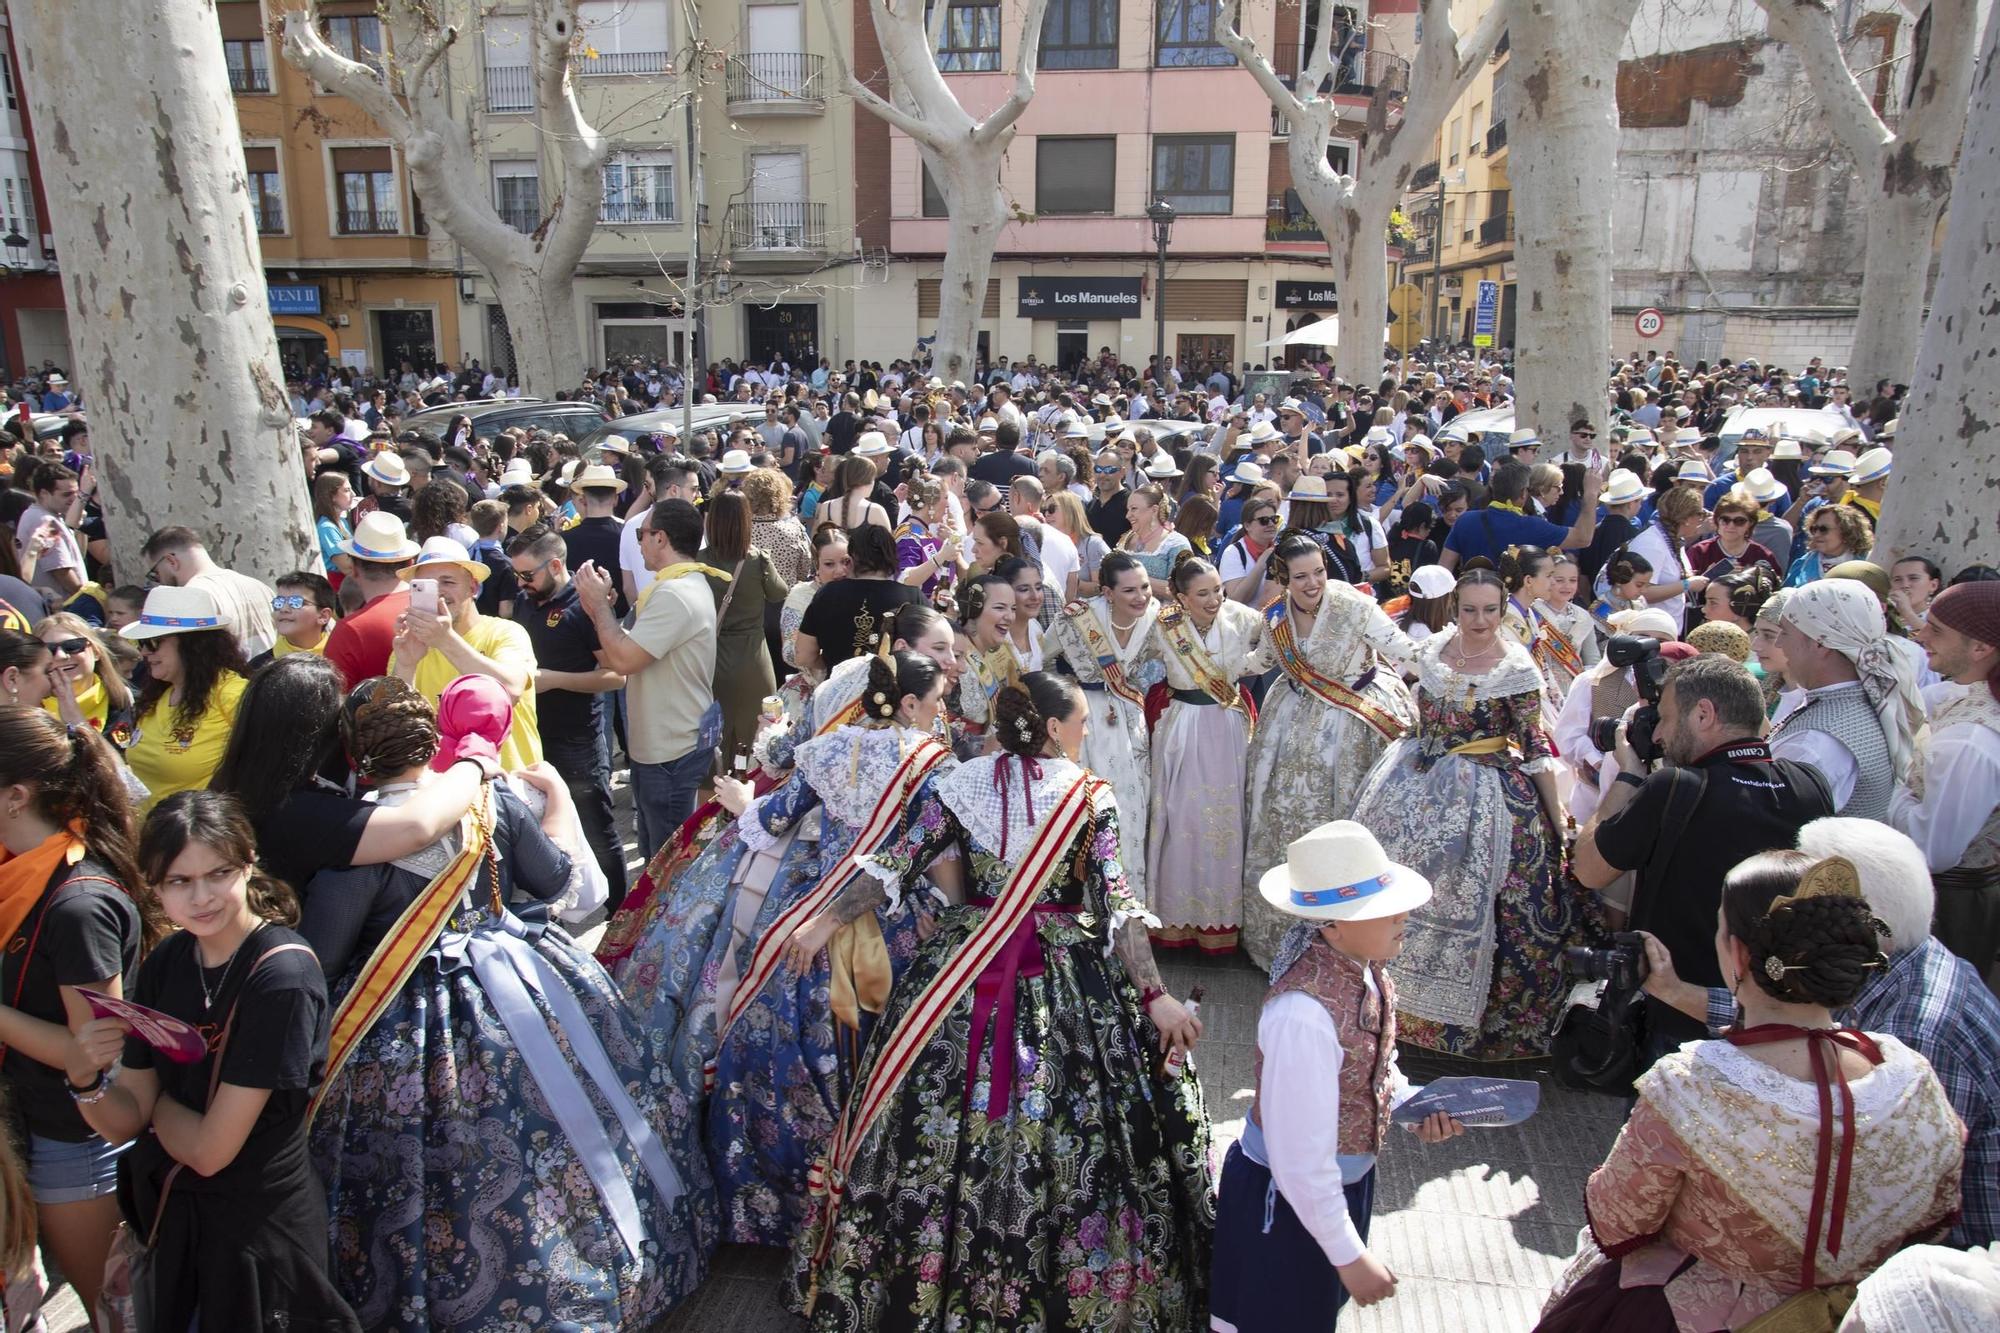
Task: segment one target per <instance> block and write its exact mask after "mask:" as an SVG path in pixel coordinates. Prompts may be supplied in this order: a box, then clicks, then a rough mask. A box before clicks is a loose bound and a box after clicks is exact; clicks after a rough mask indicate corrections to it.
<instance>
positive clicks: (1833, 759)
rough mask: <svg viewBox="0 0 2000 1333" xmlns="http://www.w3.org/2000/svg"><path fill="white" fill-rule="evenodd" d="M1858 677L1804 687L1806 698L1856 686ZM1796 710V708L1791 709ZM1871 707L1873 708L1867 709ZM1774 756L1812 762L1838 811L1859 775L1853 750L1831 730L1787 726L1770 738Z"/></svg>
mask: <svg viewBox="0 0 2000 1333" xmlns="http://www.w3.org/2000/svg"><path fill="white" fill-rule="evenodd" d="M1860 688H1861V682H1860V681H1858V680H1843V681H1841V682H1840V683H1839V684H1836V685H1822V686H1820V687H1819V688H1818V689H1816V690H1807V691H1806V693H1805V699H1802V700H1800V704H1801V706H1803V704H1804V703H1805V702H1806V700H1811V699H1817V698H1819V697H1820V696H1821V695H1826V694H1833V693H1835V692H1836V691H1839V690H1858V689H1860ZM1794 711H1796V710H1794ZM1870 711H1871V712H1872V711H1873V710H1872V709H1871V710H1870ZM1771 757H1772V758H1773V759H1795V760H1797V761H1799V762H1800V763H1802V764H1811V765H1812V766H1813V767H1814V768H1816V769H1818V770H1819V775H1820V776H1821V777H1823V778H1825V779H1826V785H1827V786H1828V787H1830V788H1832V790H1833V809H1834V813H1836V814H1838V813H1839V812H1840V811H1841V810H1842V809H1843V808H1844V807H1845V806H1846V805H1847V801H1848V798H1849V797H1851V796H1853V795H1854V782H1855V779H1856V778H1858V777H1860V776H1861V766H1860V765H1859V764H1858V763H1856V762H1855V759H1854V751H1852V750H1850V749H1848V748H1847V747H1846V746H1845V745H1842V744H1841V743H1840V741H1839V739H1838V738H1836V737H1835V736H1834V735H1833V733H1832V732H1828V731H1807V730H1804V729H1802V728H1799V727H1789V728H1787V729H1786V730H1784V731H1781V732H1779V733H1778V734H1777V735H1775V736H1773V737H1772V738H1771Z"/></svg>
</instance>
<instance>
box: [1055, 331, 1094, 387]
mask: <svg viewBox="0 0 2000 1333" xmlns="http://www.w3.org/2000/svg"><path fill="white" fill-rule="evenodd" d="M1089 357H1090V326H1089V325H1088V324H1058V325H1056V364H1057V365H1058V366H1061V367H1062V371H1063V374H1065V375H1072V376H1073V375H1075V374H1076V368H1077V367H1078V366H1079V365H1081V364H1082V363H1083V362H1084V361H1086V360H1088V359H1089Z"/></svg>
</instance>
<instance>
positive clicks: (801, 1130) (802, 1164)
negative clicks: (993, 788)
mask: <svg viewBox="0 0 2000 1333" xmlns="http://www.w3.org/2000/svg"><path fill="white" fill-rule="evenodd" d="M927 739H930V738H928V737H926V736H924V735H923V734H921V733H918V732H915V731H911V730H908V729H906V728H903V727H899V726H888V727H873V726H843V727H840V728H838V729H836V730H835V731H833V732H831V733H829V734H827V735H824V736H817V737H815V738H813V739H812V740H809V741H807V742H805V743H804V744H802V745H800V746H799V747H798V749H797V751H796V752H795V753H794V760H795V763H796V767H795V769H794V771H793V773H792V776H791V777H790V778H789V779H788V780H787V781H786V782H785V783H784V784H783V785H782V786H780V787H778V788H777V789H775V790H773V791H771V792H769V793H768V794H766V795H764V796H762V797H759V798H758V800H757V802H756V804H755V805H753V806H752V807H751V808H750V809H748V810H746V811H744V813H743V817H742V819H740V820H739V821H738V829H739V830H740V833H741V837H742V839H743V842H744V845H745V846H746V847H747V848H748V849H749V850H750V851H751V852H753V853H754V852H760V851H766V850H770V849H772V848H774V847H776V846H777V844H778V842H779V840H780V839H781V838H782V837H783V836H784V835H785V834H786V833H787V832H789V831H790V830H791V829H793V828H794V827H796V826H797V824H798V823H799V821H801V820H802V819H805V818H808V817H815V818H817V819H818V820H819V825H820V830H819V838H818V841H817V842H816V843H814V844H813V848H814V855H812V856H811V857H808V858H804V859H802V860H799V861H797V862H795V863H794V864H793V865H792V866H791V867H788V870H789V872H790V878H788V879H787V880H785V881H783V882H773V883H772V885H771V888H770V892H769V893H768V894H766V895H765V897H764V899H763V902H762V905H761V907H760V909H759V911H758V913H757V917H756V922H755V924H754V925H753V926H752V927H751V929H750V931H749V933H748V939H749V942H750V946H751V948H754V947H755V946H756V944H757V942H758V941H760V940H762V939H763V938H764V937H765V935H766V934H767V933H768V932H769V931H770V930H771V927H772V923H773V922H774V921H776V920H777V918H778V917H779V916H780V915H781V914H783V913H784V912H785V910H786V909H787V908H789V907H790V906H792V904H793V903H794V902H796V901H797V900H798V898H799V897H800V896H801V895H803V894H806V893H809V892H810V891H812V890H813V889H814V888H815V887H816V886H817V885H818V884H819V882H820V880H821V877H822V876H823V875H824V874H825V873H826V872H827V871H828V870H830V869H832V868H833V866H834V865H835V863H836V862H837V861H839V860H840V858H841V857H842V856H844V855H845V854H846V853H847V852H848V851H849V850H850V849H851V848H852V847H853V846H854V844H855V840H856V838H857V837H858V836H859V834H860V833H861V832H862V830H863V828H864V826H865V825H866V824H867V823H868V820H869V817H870V815H871V814H873V813H874V811H875V809H876V806H877V803H878V802H879V801H880V800H881V798H882V796H883V793H884V792H885V791H886V790H887V788H888V786H889V782H890V779H891V778H892V776H894V775H895V773H896V772H897V769H898V767H899V765H901V763H902V761H903V760H904V759H905V758H906V757H907V756H909V754H910V753H911V751H912V749H913V748H914V747H915V746H917V745H918V744H920V743H921V742H923V741H925V740H927ZM951 762H952V760H950V759H949V758H946V759H945V763H946V764H950V763H951ZM904 818H905V819H907V816H905V817H904ZM892 832H893V831H892ZM780 943H782V941H780ZM916 943H917V940H916V917H915V915H914V914H913V913H910V912H892V911H887V910H884V911H881V912H878V913H876V914H873V915H870V916H866V917H864V918H863V919H862V920H860V921H857V922H854V923H853V924H852V925H850V926H848V927H846V929H845V931H843V934H842V935H841V936H836V937H835V940H834V943H833V945H831V946H830V947H829V949H827V950H823V951H822V952H821V954H820V956H819V957H818V958H817V959H815V960H814V962H813V965H812V967H811V968H810V969H809V970H808V971H807V972H805V973H804V974H801V973H799V972H797V971H795V970H793V969H792V968H791V967H790V966H789V965H787V966H783V967H780V968H779V969H777V970H776V971H775V972H773V973H772V974H771V975H770V977H769V979H768V980H766V981H765V982H764V984H763V986H762V987H761V988H760V989H758V990H757V991H756V992H755V994H754V995H753V994H748V993H739V994H737V995H736V996H735V1000H734V1003H735V1006H736V1007H737V1008H739V1009H740V1010H741V1012H740V1013H739V1014H738V1016H737V1018H736V1020H735V1022H734V1023H733V1024H728V1019H727V1016H726V1014H724V1015H722V1017H721V1018H720V1019H719V1020H718V1026H719V1027H720V1026H722V1025H727V1030H726V1031H721V1032H720V1039H719V1041H718V1043H717V1048H716V1056H715V1073H714V1079H713V1086H712V1089H711V1091H710V1093H709V1103H708V1109H707V1121H708V1144H709V1158H710V1162H711V1164H712V1166H713V1168H714V1171H715V1179H716V1188H717V1192H718V1194H719V1196H720V1199H721V1203H722V1209H723V1219H724V1227H725V1232H724V1235H725V1238H726V1239H728V1240H730V1241H734V1242H738V1243H743V1244H752V1245H786V1244H789V1243H790V1242H791V1239H792V1234H793V1232H794V1231H795V1230H796V1228H797V1226H798V1223H799V1220H800V1217H801V1215H802V1213H803V1209H804V1204H805V1189H806V1171H807V1169H808V1168H809V1167H811V1165H812V1163H813V1161H814V1160H815V1159H816V1158H817V1157H818V1156H819V1154H820V1151H821V1149H822V1148H823V1146H824V1144H825V1141H826V1138H827V1135H828V1134H830V1133H831V1132H832V1130H833V1122H834V1119H835V1117H837V1116H838V1115H839V1114H840V1108H841V1105H842V1103H843V1101H844V1100H845V1099H846V1096H847V1091H848V1085H849V1080H850V1078H851V1076H852V1072H853V1071H852V1064H853V1060H854V1057H855V1056H856V1055H858V1053H859V1050H860V1043H861V1040H862V1039H865V1037H866V1034H867V1029H868V1028H869V1027H870V1026H872V1024H873V1022H874V1015H875V1014H876V1013H879V1012H880V1010H881V1007H882V1005H883V1004H884V1003H886V1002H887V999H888V991H889V987H890V986H891V984H892V983H893V981H894V979H895V977H897V976H900V975H901V974H902V972H903V969H904V968H905V967H906V966H908V964H909V961H910V959H911V957H912V956H913V955H914V954H915V952H916ZM836 953H839V954H840V956H841V957H842V958H843V959H849V960H853V962H854V971H853V973H852V981H851V982H845V983H842V982H840V981H839V980H838V979H837V976H836V969H835V966H834V955H835V954H836ZM747 971H748V968H747V966H746V967H743V968H741V970H739V973H738V977H739V978H741V977H742V976H743V975H744V974H745V973H747ZM847 975H849V974H848V971H847V969H846V967H843V968H842V969H841V976H843V977H844V976H847ZM748 985H749V982H747V981H743V982H742V983H741V985H740V986H739V987H738V989H739V991H741V990H742V988H743V987H746V986H748ZM843 985H845V986H851V994H850V993H849V992H847V991H845V990H843V989H842V987H843ZM843 1008H845V1010H846V1013H845V1018H846V1019H847V1020H849V1021H843V1015H842V1013H841V1011H842V1009H843ZM857 1011H858V1012H857ZM716 1012H717V1013H718V1014H721V1012H722V1011H721V1009H720V1007H718V1008H717V1010H716Z"/></svg>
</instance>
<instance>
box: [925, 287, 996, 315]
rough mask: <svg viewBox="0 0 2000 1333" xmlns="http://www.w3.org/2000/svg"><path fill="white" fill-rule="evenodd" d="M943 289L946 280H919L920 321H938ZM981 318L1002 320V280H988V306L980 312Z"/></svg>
mask: <svg viewBox="0 0 2000 1333" xmlns="http://www.w3.org/2000/svg"><path fill="white" fill-rule="evenodd" d="M943 287H944V279H942V278H918V279H917V318H918V319H919V320H926V319H936V318H937V317H938V309H939V306H940V305H941V304H942V296H941V293H942V290H943ZM979 317H980V318H981V319H998V318H1000V279H998V278H988V279H987V280H986V304H985V306H984V307H983V308H982V309H981V310H980V312H979Z"/></svg>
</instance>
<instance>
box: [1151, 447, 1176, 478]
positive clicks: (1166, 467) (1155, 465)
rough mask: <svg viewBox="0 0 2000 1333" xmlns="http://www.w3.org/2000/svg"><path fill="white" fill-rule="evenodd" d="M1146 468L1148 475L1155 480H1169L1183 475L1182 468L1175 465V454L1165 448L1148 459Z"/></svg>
mask: <svg viewBox="0 0 2000 1333" xmlns="http://www.w3.org/2000/svg"><path fill="white" fill-rule="evenodd" d="M1145 470H1146V475H1147V476H1148V477H1151V478H1152V479H1153V480H1155V481H1167V480H1171V479H1172V478H1174V477H1178V476H1180V475H1181V470H1180V469H1179V468H1178V467H1176V466H1174V457H1173V455H1172V454H1170V453H1168V452H1167V451H1166V450H1164V449H1162V450H1160V452H1158V453H1156V454H1154V455H1153V456H1152V458H1151V459H1150V460H1148V462H1147V463H1146V469H1145Z"/></svg>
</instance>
